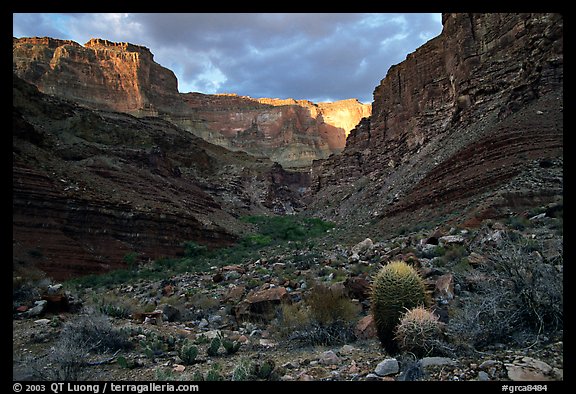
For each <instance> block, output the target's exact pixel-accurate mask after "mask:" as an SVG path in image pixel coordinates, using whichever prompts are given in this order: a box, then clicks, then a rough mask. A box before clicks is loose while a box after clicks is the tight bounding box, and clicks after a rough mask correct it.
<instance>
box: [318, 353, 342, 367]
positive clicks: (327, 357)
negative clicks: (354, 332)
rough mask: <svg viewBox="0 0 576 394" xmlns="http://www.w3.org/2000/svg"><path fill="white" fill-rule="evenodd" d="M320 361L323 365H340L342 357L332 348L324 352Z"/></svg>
mask: <svg viewBox="0 0 576 394" xmlns="http://www.w3.org/2000/svg"><path fill="white" fill-rule="evenodd" d="M318 361H319V362H320V364H322V365H338V364H340V362H341V360H340V357H338V356H337V355H336V353H334V352H333V351H332V350H328V351H325V352H324V353H322V354H321V355H320V359H319V360H318Z"/></svg>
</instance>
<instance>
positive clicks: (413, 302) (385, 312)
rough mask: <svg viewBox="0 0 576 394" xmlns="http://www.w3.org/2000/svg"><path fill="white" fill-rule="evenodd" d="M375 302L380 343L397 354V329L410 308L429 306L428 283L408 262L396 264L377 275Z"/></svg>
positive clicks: (374, 313)
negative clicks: (404, 313) (401, 318)
mask: <svg viewBox="0 0 576 394" xmlns="http://www.w3.org/2000/svg"><path fill="white" fill-rule="evenodd" d="M371 301H372V315H373V317H374V322H375V323H376V330H377V333H378V338H379V339H380V342H381V343H382V345H383V346H384V348H385V349H386V350H387V351H388V352H389V353H394V352H397V351H398V346H397V344H396V342H395V341H394V330H395V328H396V326H397V325H398V323H399V321H400V317H401V316H402V314H403V312H404V311H405V310H406V309H407V308H414V307H417V306H421V305H426V301H427V296H426V288H425V286H424V281H423V280H422V278H421V277H420V275H418V273H417V272H416V270H414V268H412V267H411V266H409V265H408V264H406V263H405V262H403V261H393V262H391V263H389V264H388V265H386V266H384V267H383V268H382V269H381V270H380V271H379V272H378V273H377V274H376V277H375V278H374V282H373V283H372V299H371Z"/></svg>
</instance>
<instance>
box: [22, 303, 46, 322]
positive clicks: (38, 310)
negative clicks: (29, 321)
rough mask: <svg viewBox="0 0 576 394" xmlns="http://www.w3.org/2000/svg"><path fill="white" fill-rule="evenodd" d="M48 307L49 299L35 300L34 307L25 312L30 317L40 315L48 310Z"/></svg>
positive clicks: (25, 315)
mask: <svg viewBox="0 0 576 394" xmlns="http://www.w3.org/2000/svg"><path fill="white" fill-rule="evenodd" d="M47 307H48V301H46V300H40V301H34V307H32V308H30V309H28V310H27V311H26V312H24V317H28V318H30V317H37V316H40V315H42V314H43V313H44V312H45V311H46V308H47Z"/></svg>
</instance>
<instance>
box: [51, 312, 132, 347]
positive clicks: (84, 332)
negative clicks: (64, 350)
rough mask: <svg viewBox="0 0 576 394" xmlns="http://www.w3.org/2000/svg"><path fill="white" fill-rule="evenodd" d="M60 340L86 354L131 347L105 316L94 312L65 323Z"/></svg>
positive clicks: (123, 333) (122, 334)
mask: <svg viewBox="0 0 576 394" xmlns="http://www.w3.org/2000/svg"><path fill="white" fill-rule="evenodd" d="M60 338H61V339H62V340H64V341H71V342H74V343H76V344H78V345H79V346H82V347H83V348H84V349H87V351H88V352H96V353H104V352H109V351H115V350H118V349H127V348H129V347H130V346H131V345H130V342H129V341H128V337H127V335H126V334H125V332H123V331H122V330H119V329H116V328H114V327H113V326H112V324H111V323H110V321H109V320H108V318H107V317H106V316H104V315H102V314H100V313H95V312H88V314H85V315H80V317H79V318H78V319H76V320H72V321H69V322H67V323H65V324H64V327H63V328H62V332H61V334H60Z"/></svg>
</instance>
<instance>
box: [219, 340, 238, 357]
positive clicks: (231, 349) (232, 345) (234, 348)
mask: <svg viewBox="0 0 576 394" xmlns="http://www.w3.org/2000/svg"><path fill="white" fill-rule="evenodd" d="M241 345H242V343H241V342H238V341H231V340H229V339H228V338H222V346H223V347H224V349H225V350H226V354H228V355H231V354H234V353H236V352H238V350H239V349H240V346H241Z"/></svg>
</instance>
